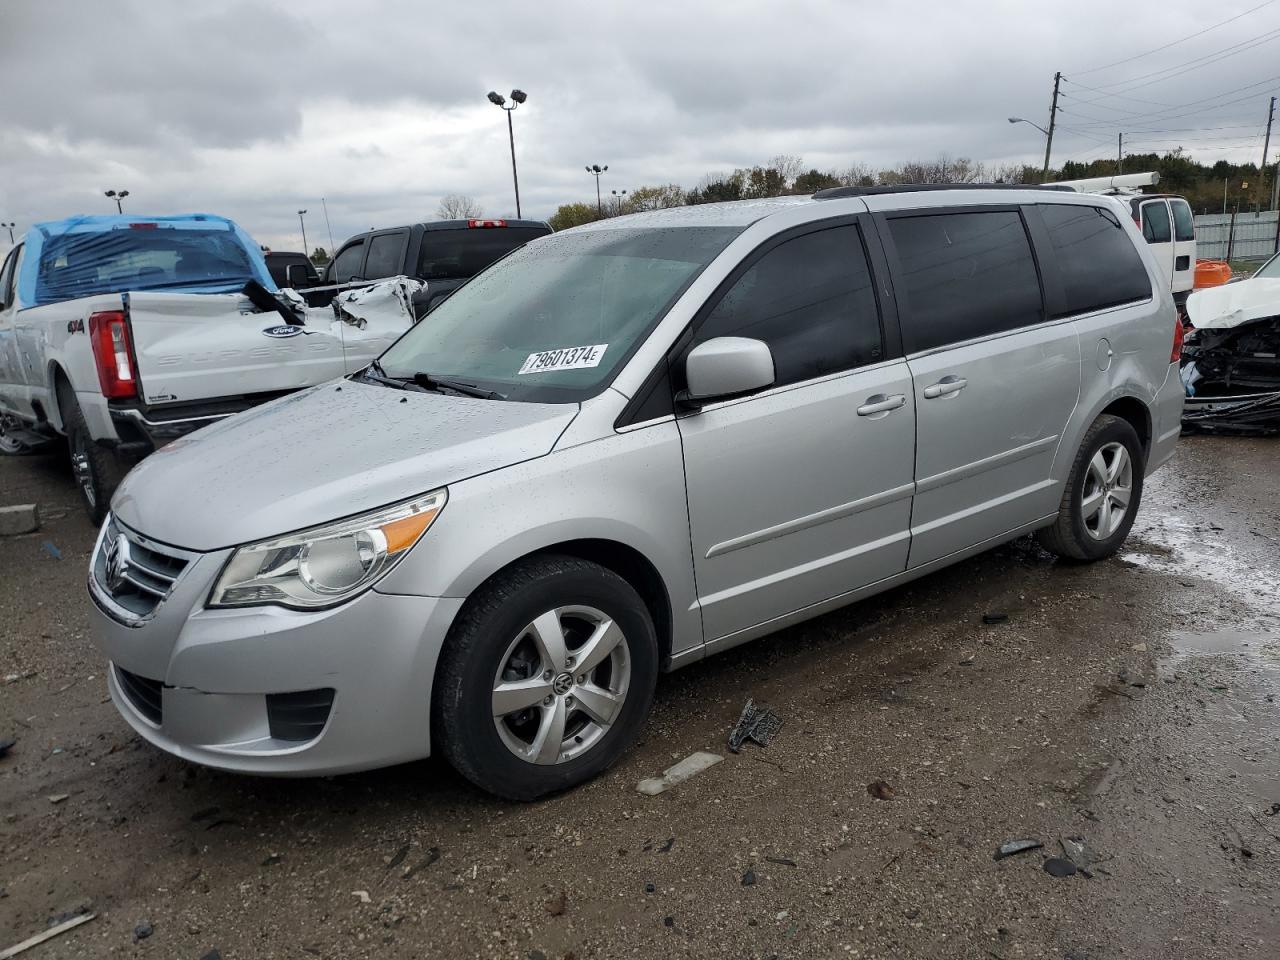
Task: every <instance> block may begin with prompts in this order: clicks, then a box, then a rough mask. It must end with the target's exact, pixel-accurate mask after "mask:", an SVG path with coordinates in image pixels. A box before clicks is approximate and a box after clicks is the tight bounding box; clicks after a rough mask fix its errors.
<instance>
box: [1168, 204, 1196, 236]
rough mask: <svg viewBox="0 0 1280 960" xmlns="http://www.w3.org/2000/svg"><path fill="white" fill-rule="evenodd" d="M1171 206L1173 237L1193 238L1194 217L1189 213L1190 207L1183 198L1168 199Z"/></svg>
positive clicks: (1194, 229)
mask: <svg viewBox="0 0 1280 960" xmlns="http://www.w3.org/2000/svg"><path fill="white" fill-rule="evenodd" d="M1169 206H1171V207H1173V237H1174V239H1175V240H1179V241H1182V240H1194V239H1195V238H1196V218H1195V217H1193V216H1192V215H1191V207H1189V206H1188V205H1187V201H1185V200H1170V201H1169Z"/></svg>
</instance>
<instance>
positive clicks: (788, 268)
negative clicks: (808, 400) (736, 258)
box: [697, 226, 883, 386]
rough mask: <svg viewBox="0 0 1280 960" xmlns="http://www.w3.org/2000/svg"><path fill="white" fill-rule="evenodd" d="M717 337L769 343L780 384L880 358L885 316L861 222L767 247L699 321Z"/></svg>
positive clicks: (703, 333)
mask: <svg viewBox="0 0 1280 960" xmlns="http://www.w3.org/2000/svg"><path fill="white" fill-rule="evenodd" d="M713 337H752V338H754V339H756V340H763V341H764V342H765V343H767V344H768V345H769V349H770V350H771V351H773V364H774V371H775V374H776V378H775V380H774V383H775V384H776V385H777V386H782V385H783V384H788V383H796V382H797V381H800V380H810V379H812V378H814V377H820V376H823V375H824V374H828V373H834V372H836V371H839V370H848V369H850V368H853V367H857V366H861V365H863V364H867V363H874V362H875V361H877V360H879V359H880V357H881V356H882V355H883V350H882V348H881V335H880V316H879V310H878V309H877V306H876V295H875V288H874V286H873V285H872V282H871V271H870V269H869V268H868V266H867V256H866V252H865V251H864V250H863V247H862V238H861V236H860V235H859V234H858V228H857V227H855V226H844V227H831V228H829V229H827V230H820V231H818V232H816V233H808V234H805V235H804V236H800V237H796V238H795V239H793V240H787V241H784V242H783V243H780V244H778V246H776V247H774V248H773V249H772V250H770V251H769V252H768V253H766V254H764V256H762V257H761V258H760V259H759V260H757V261H756V262H755V264H754V265H752V266H751V267H750V269H748V270H747V272H746V273H744V274H743V275H742V276H741V277H739V278H738V279H737V281H735V282H734V284H733V286H732V287H730V288H729V289H728V291H727V292H726V293H725V294H724V296H723V297H721V298H720V302H719V303H717V304H716V306H715V307H714V309H712V311H711V313H710V314H708V315H707V318H706V320H705V321H704V322H703V324H702V326H701V327H700V328H699V330H698V338H697V339H698V342H699V343H701V342H702V341H705V340H710V339H712V338H713Z"/></svg>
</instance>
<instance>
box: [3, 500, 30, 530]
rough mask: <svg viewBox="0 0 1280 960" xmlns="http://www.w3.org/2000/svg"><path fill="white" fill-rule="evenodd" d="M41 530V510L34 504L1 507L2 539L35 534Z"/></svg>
mask: <svg viewBox="0 0 1280 960" xmlns="http://www.w3.org/2000/svg"><path fill="white" fill-rule="evenodd" d="M39 529H40V508H39V507H38V506H36V505H35V504H34V503H19V504H15V505H14V506H12V507H0V537H14V536H18V535H19V534H23V533H35V532H36V531H37V530H39Z"/></svg>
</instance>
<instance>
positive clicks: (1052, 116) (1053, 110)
mask: <svg viewBox="0 0 1280 960" xmlns="http://www.w3.org/2000/svg"><path fill="white" fill-rule="evenodd" d="M1061 83H1062V71H1061V70H1059V71H1058V72H1057V73H1055V74H1054V75H1053V105H1052V106H1050V107H1049V133H1048V135H1047V137H1046V138H1045V142H1044V171H1043V173H1042V175H1041V180H1048V179H1049V153H1050V151H1052V150H1053V125H1054V124H1055V123H1056V122H1057V120H1058V87H1059V85H1060V84H1061Z"/></svg>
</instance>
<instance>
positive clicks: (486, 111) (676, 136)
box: [0, 0, 1280, 249]
mask: <svg viewBox="0 0 1280 960" xmlns="http://www.w3.org/2000/svg"><path fill="white" fill-rule="evenodd" d="M1056 6H1057V8H1058V9H1057V11H1055V12H1050V11H1049V8H1048V7H1047V6H1045V5H1043V4H1038V3H1036V4H1032V3H1025V2H999V0H994V2H993V0H987V2H985V3H982V4H974V3H956V2H954V0H948V2H940V0H915V2H914V3H910V4H907V3H902V2H898V3H885V2H884V0H875V2H871V3H863V2H853V0H846V2H838V0H825V2H824V0H790V2H787V3H782V2H774V3H764V2H756V0H736V2H733V3H730V2H727V0H721V2H719V3H705V2H700V0H680V2H670V0H647V2H644V3H636V2H634V0H631V2H625V3H623V2H609V0H596V2H594V3H591V4H587V3H585V2H559V0H541V2H532V3H531V2H528V0H525V2H522V3H507V2H501V0H483V2H470V3H461V2H447V0H435V2H422V0H416V2H414V0H363V2H360V3H353V2H350V0H346V2H330V0H302V2H289V3H267V2H252V3H250V2H244V0H225V2H224V0H199V2H177V0H172V2H166V0H78V2H77V0H0V90H3V91H4V94H3V95H4V109H3V111H0V117H3V122H2V123H0V221H9V220H13V221H17V223H18V225H19V230H21V229H22V228H24V227H25V226H26V225H27V224H29V223H31V222H33V221H39V220H48V219H57V218H61V217H63V216H67V215H70V214H74V213H99V212H101V213H105V212H113V211H114V207H113V205H112V204H111V201H109V200H107V199H106V198H105V197H104V196H103V191H104V190H106V189H108V188H115V189H128V190H129V191H130V193H131V196H130V197H129V198H128V200H127V201H126V204H127V207H126V209H127V210H129V211H132V212H136V213H139V214H162V213H177V212H185V211H192V210H202V211H208V212H213V213H221V214H225V215H228V216H231V217H232V218H234V219H236V220H237V221H239V222H240V223H241V225H242V226H244V227H245V228H246V229H247V230H249V231H250V232H251V233H252V234H253V235H254V236H255V237H256V238H257V239H259V240H260V241H261V242H263V243H267V244H269V245H271V246H273V247H275V248H277V249H296V248H299V247H300V246H301V237H300V235H299V232H298V218H297V215H296V211H297V210H299V209H302V208H306V209H307V211H308V213H307V217H306V223H307V235H308V240H309V241H310V244H311V246H315V245H317V244H323V245H324V246H326V247H328V246H329V231H328V229H327V228H326V225H325V221H324V216H323V212H322V207H321V198H322V197H323V198H325V199H326V201H327V205H328V212H329V221H330V226H331V229H332V235H333V239H334V240H336V241H338V243H339V244H340V243H341V242H342V240H343V239H345V238H346V237H347V236H349V235H350V234H352V233H355V232H358V231H360V230H364V229H368V228H369V227H374V226H379V227H381V226H391V225H394V224H396V223H402V222H410V221H414V220H420V219H430V218H433V217H434V216H435V211H436V207H437V204H438V202H439V199H440V197H441V196H442V195H444V194H448V193H462V194H466V195H469V196H472V197H474V198H475V199H476V200H477V201H478V202H479V203H480V204H481V206H482V207H483V209H484V210H485V212H486V213H488V214H490V215H493V216H500V215H509V214H512V213H513V212H514V202H513V199H512V190H511V167H510V155H509V153H508V147H507V130H506V123H505V118H504V117H503V116H502V113H501V112H500V111H499V110H498V109H497V108H496V107H494V106H492V105H491V104H490V103H488V102H487V101H486V100H485V93H486V92H487V91H488V90H490V89H496V90H498V91H499V92H501V93H503V94H506V93H508V92H509V91H510V90H511V88H512V87H513V86H517V87H520V88H522V89H524V90H526V91H527V92H528V94H529V99H528V102H527V103H526V104H524V105H523V106H522V107H520V108H519V109H518V110H517V111H516V114H515V118H514V119H515V126H516V149H517V155H518V160H519V165H520V182H521V199H522V202H523V206H524V213H525V215H526V216H535V217H546V216H549V215H550V214H551V213H552V212H553V211H554V210H555V208H556V206H557V205H559V204H561V203H564V202H569V201H575V200H593V199H594V183H593V181H592V178H591V177H590V176H588V174H587V173H586V171H585V170H584V169H583V168H584V166H585V165H586V164H591V163H599V164H608V165H609V172H608V173H607V174H606V175H605V179H604V181H603V185H604V188H605V189H606V191H607V190H608V189H610V188H612V189H619V190H620V189H631V188H634V187H636V186H640V185H643V184H652V183H665V182H676V183H680V184H682V185H684V186H693V185H695V184H696V183H697V182H698V181H699V180H700V179H701V178H702V177H703V175H705V174H706V173H708V172H711V171H727V170H731V169H733V168H734V167H738V166H748V165H751V164H753V163H758V162H763V161H765V160H767V159H768V158H769V157H771V156H774V155H776V154H791V155H798V156H801V157H803V158H804V160H805V162H806V165H809V166H816V167H818V168H820V169H825V168H847V167H849V166H850V165H851V164H854V163H865V164H870V165H871V166H873V167H879V166H886V165H892V164H894V163H897V162H899V161H903V160H911V159H931V158H934V157H937V156H938V155H939V154H941V153H946V154H949V155H951V156H965V157H971V158H973V159H974V160H981V161H988V162H1005V161H1019V162H1021V161H1026V162H1029V163H1039V162H1040V160H1041V158H1042V157H1043V149H1044V140H1043V136H1042V134H1041V133H1039V132H1038V131H1037V130H1035V129H1034V128H1032V127H1030V126H1028V125H1026V124H1015V125H1010V124H1009V123H1008V121H1007V118H1008V117H1009V116H1024V117H1027V118H1029V119H1032V120H1034V121H1035V122H1037V123H1039V124H1041V125H1045V124H1047V121H1048V111H1049V98H1050V93H1051V89H1052V84H1053V73H1054V71H1055V70H1061V71H1062V72H1063V74H1064V76H1065V77H1066V78H1067V80H1066V81H1065V82H1064V84H1063V93H1064V97H1063V100H1062V108H1063V111H1064V112H1063V113H1062V114H1061V115H1060V118H1059V123H1060V124H1061V127H1060V129H1059V132H1058V135H1057V136H1056V138H1055V142H1054V160H1055V163H1057V162H1060V161H1061V160H1062V159H1066V158H1069V157H1070V158H1077V159H1089V158H1093V157H1111V156H1114V155H1115V141H1116V133H1117V132H1120V131H1124V132H1125V133H1126V140H1127V142H1129V143H1132V145H1133V148H1134V149H1135V150H1140V149H1144V150H1152V149H1158V150H1163V149H1167V148H1172V147H1174V146H1177V145H1182V146H1184V147H1186V149H1187V150H1188V151H1190V152H1191V153H1193V154H1194V155H1196V156H1197V157H1199V158H1202V159H1205V160H1208V161H1210V162H1212V161H1214V160H1217V159H1220V158H1224V157H1225V158H1228V159H1233V160H1242V159H1251V160H1253V161H1254V162H1255V163H1256V162H1257V161H1258V160H1259V159H1260V158H1261V152H1262V136H1261V134H1262V131H1263V128H1264V126H1265V122H1266V111H1267V104H1268V100H1269V98H1270V96H1271V95H1272V94H1276V93H1280V56H1278V55H1277V54H1278V53H1280V2H1276V0H1272V2H1270V3H1264V4H1262V5H1261V6H1259V4H1258V0H1225V2H1224V3H1219V4H1207V3H1205V2H1204V0H1160V2H1152V0H1129V2H1128V3H1125V4H1124V5H1123V13H1122V14H1118V12H1117V11H1118V10H1119V9H1120V6H1119V5H1118V4H1117V3H1116V2H1115V0H1107V2H1094V0H1077V2H1076V3H1074V4H1071V5H1070V6H1071V7H1072V8H1073V12H1072V13H1070V14H1068V13H1065V12H1061V10H1062V5H1056ZM978 11H981V12H980V13H979V12H978ZM1229 18H1234V19H1231V20H1230V22H1226V23H1223V22H1222V21H1226V20H1228V19H1229ZM1197 33H1199V35H1198V36H1192V35H1193V34H1197ZM1183 38H1186V39H1183ZM1166 44H1167V45H1168V46H1165V45H1166ZM1160 47H1165V48H1164V49H1156V48H1160ZM1152 51H1154V52H1152ZM1116 61H1127V62H1121V63H1116ZM1112 64H1115V65H1114V66H1113V65H1112ZM1098 68H1102V69H1098ZM1277 137H1278V138H1280V125H1278V127H1277ZM1272 155H1273V156H1274V155H1275V153H1274V147H1273V154H1272ZM6 241H7V235H6V234H3V233H0V246H2V245H4V243H5V242H6Z"/></svg>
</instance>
